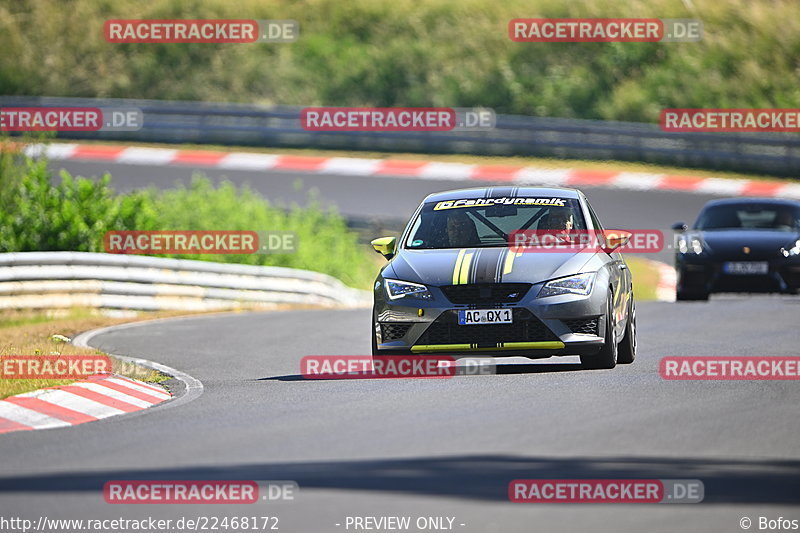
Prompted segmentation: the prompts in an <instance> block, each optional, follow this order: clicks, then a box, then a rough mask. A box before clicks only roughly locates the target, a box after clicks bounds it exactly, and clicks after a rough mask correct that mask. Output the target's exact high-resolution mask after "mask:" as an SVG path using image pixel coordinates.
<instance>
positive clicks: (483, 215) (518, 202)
mask: <svg viewBox="0 0 800 533" xmlns="http://www.w3.org/2000/svg"><path fill="white" fill-rule="evenodd" d="M583 229H587V228H586V222H585V220H584V218H583V214H582V212H581V208H580V203H579V202H578V200H577V199H574V198H549V197H548V198H480V199H463V200H451V201H445V202H430V203H428V204H425V205H424V206H423V208H422V211H421V212H420V214H419V216H418V217H417V218H416V220H415V221H414V224H413V226H412V228H411V232H410V233H409V235H408V239H407V240H406V247H407V248H412V249H432V248H473V247H482V246H483V247H488V246H507V245H508V239H509V235H511V234H512V233H513V232H516V231H525V230H567V231H569V230H583Z"/></svg>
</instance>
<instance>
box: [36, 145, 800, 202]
mask: <svg viewBox="0 0 800 533" xmlns="http://www.w3.org/2000/svg"><path fill="white" fill-rule="evenodd" d="M23 150H24V152H25V153H26V154H28V155H30V156H41V155H45V156H46V157H47V158H49V159H52V160H76V161H110V162H114V163H123V164H130V165H159V166H183V167H187V166H189V167H210V168H221V169H231V170H251V171H260V170H284V171H297V172H308V173H314V174H346V175H352V176H375V177H381V176H385V177H406V178H415V179H430V180H453V181H470V180H476V181H489V182H507V183H511V184H515V185H545V186H558V187H605V188H616V189H627V190H660V191H683V192H691V193H702V194H719V195H725V196H762V197H780V198H798V199H800V183H793V182H786V181H778V180H771V181H756V180H737V179H722V178H704V177H698V176H682V175H671V174H648V173H644V172H619V171H613V170H597V169H569V168H566V169H554V168H543V167H527V166H515V165H467V164H463V163H445V162H435V161H414V160H406V159H360V158H352V157H314V156H298V155H276V154H259V153H245V152H222V151H212V150H176V149H167V148H141V147H133V146H132V147H125V146H108V145H97V144H47V145H45V144H30V145H27V146H25V147H24V149H23Z"/></svg>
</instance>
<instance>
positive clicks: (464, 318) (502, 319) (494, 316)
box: [458, 309, 511, 326]
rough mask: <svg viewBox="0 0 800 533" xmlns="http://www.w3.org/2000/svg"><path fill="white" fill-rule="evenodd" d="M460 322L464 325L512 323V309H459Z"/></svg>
mask: <svg viewBox="0 0 800 533" xmlns="http://www.w3.org/2000/svg"><path fill="white" fill-rule="evenodd" d="M458 323H459V324H460V325H462V326H475V325H478V324H511V309H459V311H458Z"/></svg>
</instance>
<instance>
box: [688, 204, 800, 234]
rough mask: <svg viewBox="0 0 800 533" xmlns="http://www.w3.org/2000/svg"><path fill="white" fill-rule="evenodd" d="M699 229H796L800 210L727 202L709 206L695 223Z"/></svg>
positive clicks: (780, 206)
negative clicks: (726, 203)
mask: <svg viewBox="0 0 800 533" xmlns="http://www.w3.org/2000/svg"><path fill="white" fill-rule="evenodd" d="M695 227H696V228H697V229H700V230H715V229H756V230H757V229H768V230H779V231H796V230H797V229H798V228H800V210H798V209H797V208H794V207H792V206H789V205H777V204H754V203H746V204H744V203H743V204H728V205H718V206H713V207H709V208H708V209H706V210H705V211H703V212H702V213H701V214H700V218H699V219H698V220H697V224H696V225H695Z"/></svg>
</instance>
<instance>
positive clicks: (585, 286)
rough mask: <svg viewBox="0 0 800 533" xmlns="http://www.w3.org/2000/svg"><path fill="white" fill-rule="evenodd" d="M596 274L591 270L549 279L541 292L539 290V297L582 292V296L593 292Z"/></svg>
mask: <svg viewBox="0 0 800 533" xmlns="http://www.w3.org/2000/svg"><path fill="white" fill-rule="evenodd" d="M595 275H596V274H595V273H594V272H589V273H586V274H578V275H575V276H569V277H567V278H559V279H554V280H553V281H548V282H547V283H545V284H544V287H542V290H541V292H539V296H538V298H545V297H547V296H558V295H559V294H580V295H581V296H586V295H587V294H589V293H590V292H592V285H594V278H595Z"/></svg>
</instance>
